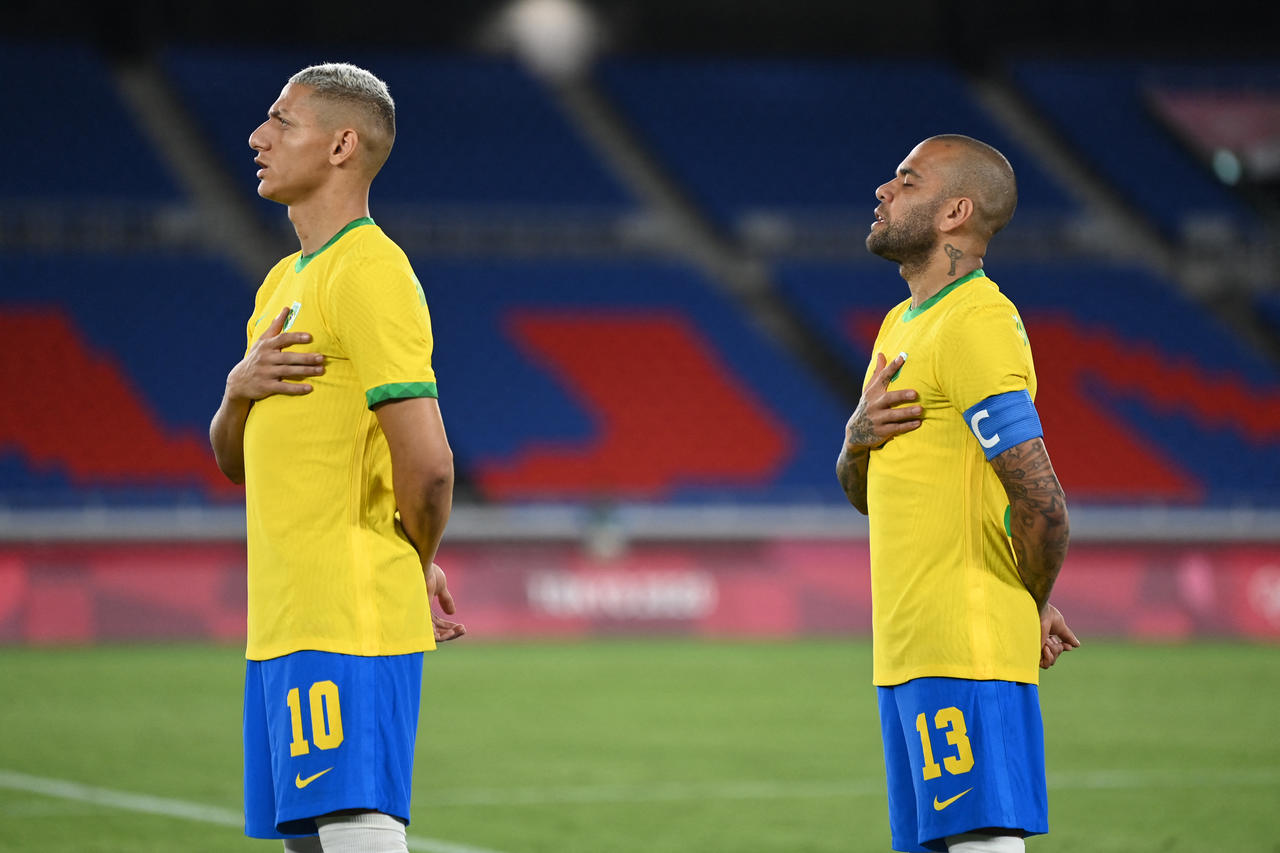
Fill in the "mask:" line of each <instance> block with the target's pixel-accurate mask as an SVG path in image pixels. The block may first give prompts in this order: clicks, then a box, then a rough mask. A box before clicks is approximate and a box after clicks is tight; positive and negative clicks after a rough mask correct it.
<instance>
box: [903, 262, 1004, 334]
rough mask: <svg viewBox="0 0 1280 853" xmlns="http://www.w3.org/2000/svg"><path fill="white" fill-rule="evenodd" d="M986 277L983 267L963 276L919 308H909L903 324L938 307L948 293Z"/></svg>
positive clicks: (904, 315) (905, 312) (904, 313)
mask: <svg viewBox="0 0 1280 853" xmlns="http://www.w3.org/2000/svg"><path fill="white" fill-rule="evenodd" d="M986 277H987V274H986V273H985V272H983V271H982V268H981V267H979V268H978V269H976V270H974V271H973V272H971V273H969V274H968V275H965V276H961V277H960V278H958V279H956V280H955V281H953V282H951V283H950V284H948V285H947V286H946V287H944V288H942V290H939V291H938V292H937V293H935V294H933V296H930V297H929V298H928V299H926V300H925V301H924V302H922V303H920V307H919V308H908V309H907V310H906V311H904V312H902V322H904V323H908V322H910V321H911V320H913V319H914V318H916V317H919V316H920V315H921V314H923V313H924V312H926V311H928V310H929V309H930V308H932V307H933V306H935V305H937V304H938V302H939V301H941V299H942V297H944V296H946V295H947V294H948V293H950V292H951V291H953V290H955V289H956V288H957V287H959V286H960V285H962V284H964V283H965V282H966V281H973V280H974V279H975V278H986Z"/></svg>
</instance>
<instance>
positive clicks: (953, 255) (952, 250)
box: [942, 243, 964, 275]
mask: <svg viewBox="0 0 1280 853" xmlns="http://www.w3.org/2000/svg"><path fill="white" fill-rule="evenodd" d="M942 250H943V251H944V252H946V253H947V257H948V258H950V259H951V269H950V270H948V271H947V275H955V274H956V261H958V260H960V259H961V258H963V257H964V252H962V251H960V250H959V249H957V248H956V247H955V246H953V245H951V244H950V243H947V244H946V245H945V246H943V247H942Z"/></svg>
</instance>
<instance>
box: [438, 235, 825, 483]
mask: <svg viewBox="0 0 1280 853" xmlns="http://www.w3.org/2000/svg"><path fill="white" fill-rule="evenodd" d="M415 266H416V269H417V270H418V273H419V276H420V277H421V278H422V280H423V286H424V288H425V289H426V291H427V299H428V303H429V304H430V306H431V310H432V320H433V324H434V327H435V330H436V340H437V352H438V357H437V376H438V379H439V382H440V388H441V404H442V408H443V409H444V410H445V412H446V413H447V417H448V423H449V427H450V435H451V440H452V442H453V444H454V449H455V453H456V454H457V456H458V458H459V460H460V461H461V463H462V464H463V465H464V466H465V467H466V468H467V469H468V470H470V471H471V472H472V474H473V475H474V477H475V480H476V484H477V486H478V487H479V489H480V491H481V493H482V494H483V495H484V496H485V497H488V498H509V499H520V500H529V499H534V498H557V499H565V498H569V499H579V500H592V499H616V498H622V499H628V498H630V499H675V500H679V499H700V500H704V501H705V500H721V501H744V500H745V501H761V500H774V501H786V500H798V501H802V502H803V501H821V500H824V499H834V498H837V497H839V491H838V489H835V488H834V487H833V486H832V484H831V480H830V468H831V458H832V449H831V447H832V439H831V435H832V433H833V430H835V431H836V432H835V434H836V436H837V440H838V430H839V425H840V424H841V423H843V421H844V419H845V418H846V417H847V414H846V413H844V412H843V409H842V408H841V407H840V406H839V405H837V404H836V403H835V401H834V400H833V399H832V398H831V396H830V394H829V393H828V392H826V391H825V390H824V389H823V388H821V387H820V386H819V385H818V383H817V382H816V381H815V380H814V379H813V378H812V377H811V376H809V375H807V374H806V373H805V371H804V370H803V368H802V367H801V366H800V365H798V364H797V363H796V362H795V361H794V360H792V359H791V358H790V357H788V356H787V355H786V354H785V353H783V352H781V351H779V350H778V349H777V348H776V347H773V346H772V345H771V344H770V343H769V342H768V341H766V340H765V339H764V338H763V337H762V336H761V334H760V333H759V331H757V330H755V329H754V328H752V327H751V326H750V325H749V324H748V322H747V321H746V320H745V318H744V317H743V316H742V315H741V314H739V313H738V312H737V310H736V309H735V308H734V307H733V306H732V305H730V304H729V303H728V302H727V301H726V300H725V299H724V298H723V297H721V296H719V294H717V293H716V292H715V291H714V290H713V289H712V287H711V286H710V285H709V283H708V282H706V281H705V280H704V279H702V277H701V276H700V275H699V274H697V273H696V272H694V271H693V270H691V269H689V268H688V267H685V266H683V265H679V264H671V263H664V262H652V261H650V262H640V261H630V262H628V261H616V260H606V261H598V260H596V261H592V260H582V261H564V262H557V263H552V262H542V263H529V262H518V261H479V262H463V261H442V260H431V259H425V258H419V259H415ZM833 425H834V426H833Z"/></svg>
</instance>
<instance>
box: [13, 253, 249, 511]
mask: <svg viewBox="0 0 1280 853" xmlns="http://www.w3.org/2000/svg"><path fill="white" fill-rule="evenodd" d="M0 281H3V282H4V290H3V293H2V294H0V366H2V367H0V392H2V393H3V394H4V396H5V399H7V400H13V401H17V400H22V401H25V402H24V403H23V405H14V406H6V407H5V408H4V410H3V411H2V412H0V472H2V473H3V476H0V484H2V485H0V502H3V503H6V504H9V505H14V506H21V505H64V504H72V505H74V504H79V503H90V504H92V503H103V502H106V503H115V504H128V503H131V502H141V503H149V504H154V503H157V502H173V501H186V502H196V503H199V502H202V501H206V500H219V499H221V498H225V497H231V498H236V497H238V496H239V490H238V489H234V490H233V489H230V488H228V487H229V484H228V483H226V481H225V480H224V479H223V478H222V477H221V474H220V473H219V472H218V470H217V468H216V467H215V466H213V465H212V463H211V461H210V458H209V453H208V439H207V434H208V433H207V430H208V421H209V416H210V414H211V412H212V410H213V407H216V405H217V397H218V395H219V393H220V392H219V389H220V388H221V387H222V384H223V383H224V382H225V380H226V372H227V365H229V364H234V363H235V362H236V360H238V359H239V357H240V355H241V354H242V353H243V351H244V348H243V342H244V327H245V320H246V319H247V316H248V310H249V309H248V307H246V306H249V307H251V305H250V300H251V299H252V291H251V290H250V289H249V288H248V287H247V286H246V283H245V282H244V280H243V279H242V278H241V277H240V276H239V275H238V274H236V273H235V272H234V270H232V269H231V268H230V267H229V266H228V265H227V263H226V262H225V260H223V259H221V258H218V257H199V256H192V255H189V254H183V255H177V254H171V255H158V254H154V253H146V254H135V253H94V254H89V253H79V254H62V253H48V252H45V253H35V252H24V253H13V252H2V253H0Z"/></svg>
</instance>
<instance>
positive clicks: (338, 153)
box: [329, 127, 360, 166]
mask: <svg viewBox="0 0 1280 853" xmlns="http://www.w3.org/2000/svg"><path fill="white" fill-rule="evenodd" d="M359 147H360V134H359V133H357V132H356V130H355V128H352V127H344V128H342V129H340V130H335V131H334V132H333V140H332V142H331V143H330V146H329V162H330V163H332V164H333V165H335V166H338V165H341V164H342V163H345V162H346V161H348V160H350V159H351V158H352V157H353V156H355V153H356V149H357V148H359Z"/></svg>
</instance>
